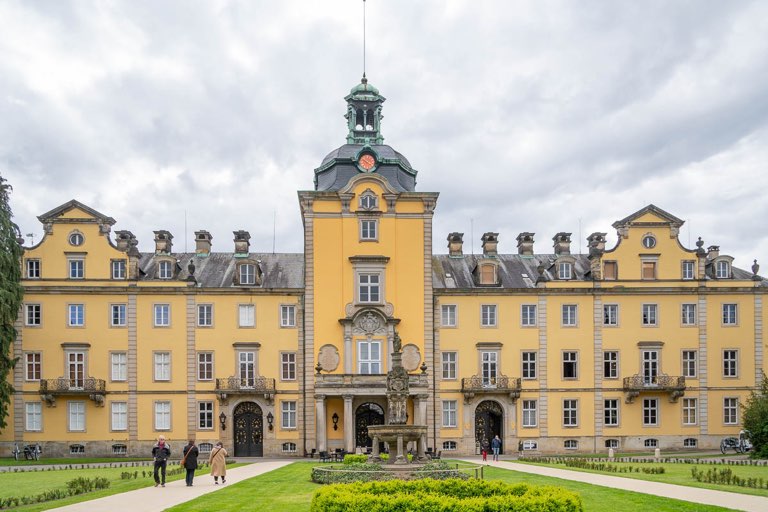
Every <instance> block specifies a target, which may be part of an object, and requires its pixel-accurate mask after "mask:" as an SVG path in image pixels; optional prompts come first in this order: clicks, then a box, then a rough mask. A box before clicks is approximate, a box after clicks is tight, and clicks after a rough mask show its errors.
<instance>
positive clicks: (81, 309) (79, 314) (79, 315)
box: [67, 304, 85, 327]
mask: <svg viewBox="0 0 768 512" xmlns="http://www.w3.org/2000/svg"><path fill="white" fill-rule="evenodd" d="M67 325H69V326H70V327H82V326H84V325H85V306H84V305H83V304H70V305H69V306H68V314H67Z"/></svg>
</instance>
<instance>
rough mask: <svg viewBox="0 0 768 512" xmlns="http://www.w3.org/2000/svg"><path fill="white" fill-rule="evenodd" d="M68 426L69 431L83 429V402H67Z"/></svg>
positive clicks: (80, 430) (81, 430)
mask: <svg viewBox="0 0 768 512" xmlns="http://www.w3.org/2000/svg"><path fill="white" fill-rule="evenodd" d="M67 409H68V412H69V415H68V416H69V423H68V428H69V430H70V431H71V432H83V431H85V402H68V404H67Z"/></svg>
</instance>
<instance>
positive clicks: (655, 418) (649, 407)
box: [643, 398, 659, 426]
mask: <svg viewBox="0 0 768 512" xmlns="http://www.w3.org/2000/svg"><path fill="white" fill-rule="evenodd" d="M658 424H659V399H658V398H643V425H645V426H655V425H658Z"/></svg>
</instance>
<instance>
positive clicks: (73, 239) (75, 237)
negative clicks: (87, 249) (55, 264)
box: [69, 233, 85, 247]
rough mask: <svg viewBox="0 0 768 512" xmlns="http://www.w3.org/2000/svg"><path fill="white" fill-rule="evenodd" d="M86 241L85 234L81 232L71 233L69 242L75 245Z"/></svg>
mask: <svg viewBox="0 0 768 512" xmlns="http://www.w3.org/2000/svg"><path fill="white" fill-rule="evenodd" d="M84 241H85V238H83V235H81V234H80V233H72V234H71V235H69V243H70V245H74V246H75V247H77V246H80V245H83V242H84Z"/></svg>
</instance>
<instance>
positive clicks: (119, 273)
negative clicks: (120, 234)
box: [112, 260, 126, 279]
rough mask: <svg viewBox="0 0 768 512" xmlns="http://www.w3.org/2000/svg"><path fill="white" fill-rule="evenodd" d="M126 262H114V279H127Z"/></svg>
mask: <svg viewBox="0 0 768 512" xmlns="http://www.w3.org/2000/svg"><path fill="white" fill-rule="evenodd" d="M125 277H126V272H125V260H112V279H125Z"/></svg>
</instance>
